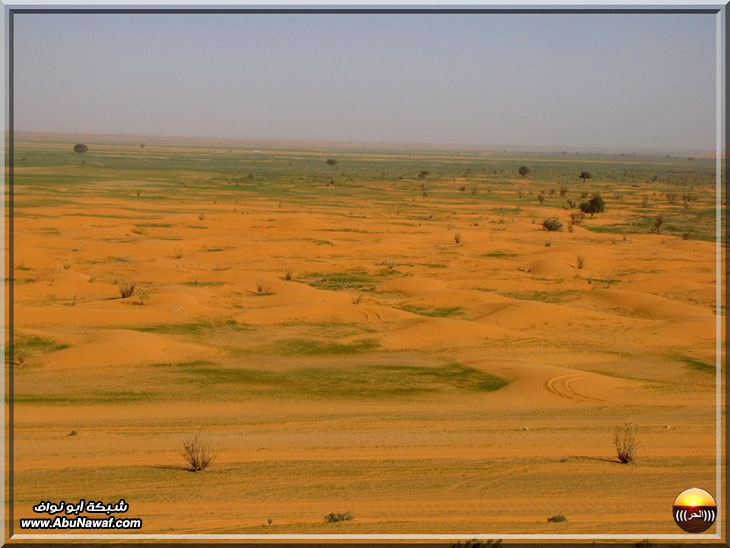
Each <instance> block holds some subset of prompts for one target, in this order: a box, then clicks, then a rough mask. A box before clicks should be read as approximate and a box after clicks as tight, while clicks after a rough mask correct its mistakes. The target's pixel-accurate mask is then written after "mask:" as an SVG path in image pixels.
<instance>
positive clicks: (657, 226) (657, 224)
mask: <svg viewBox="0 0 730 548" xmlns="http://www.w3.org/2000/svg"><path fill="white" fill-rule="evenodd" d="M663 224H664V216H662V215H657V216H656V217H654V232H656V233H657V234H659V233H660V232H661V230H662V225H663Z"/></svg>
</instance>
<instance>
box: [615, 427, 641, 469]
mask: <svg viewBox="0 0 730 548" xmlns="http://www.w3.org/2000/svg"><path fill="white" fill-rule="evenodd" d="M638 432H639V427H638V426H636V425H635V424H631V423H626V424H624V425H623V426H617V427H616V430H615V431H614V433H613V444H614V445H615V446H616V454H617V456H618V460H620V461H621V462H623V463H624V464H628V463H629V462H633V461H634V459H635V458H636V450H637V449H638V448H639V442H638V440H637V439H636V437H637V434H638Z"/></svg>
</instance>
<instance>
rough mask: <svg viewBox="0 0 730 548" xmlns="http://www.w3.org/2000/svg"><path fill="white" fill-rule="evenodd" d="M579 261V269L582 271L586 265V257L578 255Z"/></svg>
mask: <svg viewBox="0 0 730 548" xmlns="http://www.w3.org/2000/svg"><path fill="white" fill-rule="evenodd" d="M577 260H578V268H580V269H582V268H583V267H584V266H585V264H586V259H585V257H583V255H578V257H577Z"/></svg>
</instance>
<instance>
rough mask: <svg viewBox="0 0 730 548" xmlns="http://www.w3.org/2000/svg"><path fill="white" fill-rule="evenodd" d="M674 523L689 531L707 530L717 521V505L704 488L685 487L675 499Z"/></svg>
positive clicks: (699, 531)
mask: <svg viewBox="0 0 730 548" xmlns="http://www.w3.org/2000/svg"><path fill="white" fill-rule="evenodd" d="M672 510H673V513H674V523H676V524H677V525H678V526H679V527H680V528H681V529H683V530H685V531H687V532H688V533H701V532H703V531H707V530H708V529H709V528H710V527H712V524H713V523H715V518H716V517H717V505H716V504H715V499H714V498H712V495H711V494H710V493H708V492H707V491H705V490H704V489H699V488H697V487H692V488H691V489H685V490H684V491H682V492H681V493H680V494H679V496H678V497H677V498H676V499H675V500H674V507H673V508H672Z"/></svg>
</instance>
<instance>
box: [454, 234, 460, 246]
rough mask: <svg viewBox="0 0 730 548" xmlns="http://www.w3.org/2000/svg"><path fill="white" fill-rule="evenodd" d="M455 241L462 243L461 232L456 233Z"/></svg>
mask: <svg viewBox="0 0 730 548" xmlns="http://www.w3.org/2000/svg"><path fill="white" fill-rule="evenodd" d="M454 242H456V243H457V244H460V243H461V234H459V233H458V232H457V233H456V234H454Z"/></svg>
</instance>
